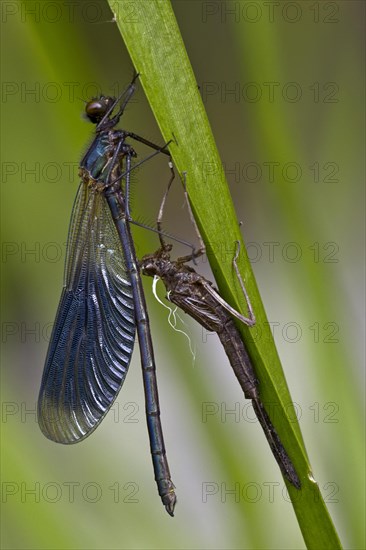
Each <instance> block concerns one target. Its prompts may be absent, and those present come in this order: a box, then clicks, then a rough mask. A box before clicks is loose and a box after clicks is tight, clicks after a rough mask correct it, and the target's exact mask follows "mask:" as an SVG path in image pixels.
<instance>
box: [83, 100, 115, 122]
mask: <svg viewBox="0 0 366 550" xmlns="http://www.w3.org/2000/svg"><path fill="white" fill-rule="evenodd" d="M115 101H116V99H115V98H114V97H108V96H104V95H101V96H100V97H95V98H93V99H91V100H90V101H88V103H87V104H86V105H85V114H86V116H87V117H88V119H89V120H90V121H91V122H93V124H98V122H100V121H101V120H102V118H103V117H104V116H105V115H106V114H107V113H108V111H110V110H111V109H112V107H113V105H114V104H115Z"/></svg>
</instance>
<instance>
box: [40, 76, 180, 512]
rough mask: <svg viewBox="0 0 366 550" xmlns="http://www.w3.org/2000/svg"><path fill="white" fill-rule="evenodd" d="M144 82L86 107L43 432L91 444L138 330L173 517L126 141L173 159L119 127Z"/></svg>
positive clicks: (162, 486) (160, 469)
mask: <svg viewBox="0 0 366 550" xmlns="http://www.w3.org/2000/svg"><path fill="white" fill-rule="evenodd" d="M137 76H138V75H136V76H135V77H134V79H133V80H132V82H131V84H130V86H129V87H128V88H127V90H126V91H125V92H124V93H123V94H121V95H120V96H119V97H118V98H117V99H115V98H112V97H105V96H100V97H99V98H95V99H92V100H91V101H89V102H88V103H87V104H86V107H85V112H86V115H87V116H88V118H89V119H90V121H91V122H93V123H94V124H96V130H95V137H94V139H93V141H92V143H91V145H90V146H89V148H88V150H87V152H86V154H85V156H84V158H83V160H82V161H81V164H80V177H81V183H80V187H79V190H78V193H77V196H76V199H75V203H74V207H73V212H72V216H71V222H70V229H69V236H68V243H67V256H66V265H65V277H64V287H63V290H62V294H61V299H60V304H59V306H58V311H57V315H56V320H55V325H54V328H53V332H52V336H51V341H50V344H49V348H48V354H47V358H46V364H45V368H44V372H43V378H42V384H41V389H40V395H39V402H38V417H39V425H40V428H41V430H42V432H43V433H44V434H45V436H46V437H48V438H49V439H52V440H53V441H56V442H57V443H65V444H70V443H76V442H78V441H81V440H82V439H84V438H85V437H87V436H88V435H89V434H90V433H91V432H92V431H93V430H94V429H95V428H96V427H97V426H98V425H99V424H100V422H101V421H102V419H103V418H104V416H105V415H106V413H107V412H108V410H109V409H110V407H111V405H112V404H113V402H114V400H115V399H116V397H117V395H118V392H119V390H120V388H121V386H122V384H123V382H124V380H125V377H126V373H127V369H128V367H129V364H130V361H131V356H132V350H133V345H134V339H135V329H137V334H138V339H139V344H140V354H141V363H142V372H143V381H144V390H145V403H146V416H147V426H148V432H149V438H150V448H151V454H152V460H153V466H154V473H155V480H156V483H157V486H158V491H159V495H160V497H161V499H162V502H163V504H164V505H165V507H166V510H167V511H168V513H169V514H170V515H173V512H174V506H175V503H176V495H175V492H174V485H173V483H172V481H171V478H170V472H169V467H168V462H167V458H166V454H165V447H164V438H163V432H162V427H161V422H160V410H159V397H158V389H157V382H156V370H155V360H154V353H153V347H152V341H151V335H150V329H149V319H148V314H147V311H146V304H145V298H144V293H143V288H142V284H141V279H140V273H139V269H138V265H137V261H136V254H135V248H134V244H133V240H132V236H131V231H130V222H131V220H130V215H129V188H130V173H131V170H132V169H133V168H134V167H135V166H137V164H135V166H134V167H133V168H132V167H131V160H132V158H133V157H136V153H135V151H134V149H133V148H132V146H131V145H130V144H128V143H127V142H126V139H127V138H133V139H134V140H136V141H139V142H141V143H143V144H145V145H147V146H149V147H151V148H152V149H155V152H154V153H153V154H152V155H150V157H151V156H154V155H155V154H157V153H159V152H163V153H165V154H169V153H168V151H167V149H166V146H164V147H159V146H157V145H155V144H154V143H152V142H150V141H148V140H146V139H144V138H142V137H141V136H138V135H136V134H134V133H132V132H127V131H125V130H117V129H115V126H116V125H117V123H118V122H119V119H120V117H121V116H122V115H123V112H124V110H125V108H126V105H127V103H128V101H129V100H130V99H131V96H132V94H133V93H134V90H135V81H136V78H137ZM116 108H117V111H116V112H115V114H113V112H114V111H115V109H116ZM150 157H148V158H150ZM139 164H141V162H140V163H139ZM122 179H123V180H124V186H123V187H122V186H121V180H122Z"/></svg>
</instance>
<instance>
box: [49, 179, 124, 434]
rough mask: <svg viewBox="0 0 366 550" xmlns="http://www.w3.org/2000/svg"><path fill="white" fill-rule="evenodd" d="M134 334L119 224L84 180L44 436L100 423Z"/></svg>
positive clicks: (52, 356)
mask: <svg viewBox="0 0 366 550" xmlns="http://www.w3.org/2000/svg"><path fill="white" fill-rule="evenodd" d="M134 340H135V319H134V309H133V299H132V291H131V283H130V280H129V278H128V276H127V274H126V268H125V264H124V260H123V252H122V248H121V243H120V240H119V237H118V233H117V230H116V228H115V225H114V222H113V219H112V216H111V213H110V210H109V207H108V204H107V201H106V199H105V198H104V196H103V193H100V192H97V191H95V190H90V189H89V188H88V186H87V185H86V184H85V183H81V184H80V187H79V191H78V194H77V196H76V199H75V204H74V208H73V213H72V217H71V222H70V230H69V237H68V244H67V259H66V267H65V282H64V288H63V290H62V295H61V300H60V304H59V307H58V311H57V316H56V321H55V325H54V328H53V332H52V336H51V341H50V345H49V348H48V354H47V358H46V364H45V368H44V373H43V378H42V384H41V390H40V395H39V401H38V421H39V425H40V428H41V430H42V432H43V433H44V434H45V436H46V437H48V438H49V439H52V440H53V441H56V442H58V443H75V442H77V441H79V440H80V439H83V438H84V437H86V436H87V435H89V434H90V432H92V431H93V430H94V429H95V428H96V427H97V426H98V424H99V423H100V422H101V420H102V419H103V417H104V416H105V414H106V413H107V412H108V410H109V408H110V407H111V405H112V403H113V401H114V400H115V398H116V396H117V394H118V392H119V390H120V388H121V386H122V384H123V382H124V379H125V377H126V373H127V370H128V366H129V364H130V360H131V355H132V350H133V345H134Z"/></svg>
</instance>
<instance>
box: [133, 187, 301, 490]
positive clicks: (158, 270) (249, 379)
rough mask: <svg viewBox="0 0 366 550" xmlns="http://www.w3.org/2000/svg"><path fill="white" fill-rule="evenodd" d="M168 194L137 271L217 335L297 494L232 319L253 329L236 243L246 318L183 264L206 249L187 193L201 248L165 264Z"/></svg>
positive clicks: (295, 478) (296, 483)
mask: <svg viewBox="0 0 366 550" xmlns="http://www.w3.org/2000/svg"><path fill="white" fill-rule="evenodd" d="M171 181H172V180H171ZM168 191H169V187H168V190H167V192H166V193H165V195H164V198H163V201H162V205H161V207H160V211H159V215H158V223H157V226H158V230H159V238H160V243H161V247H160V249H159V250H157V251H156V252H155V253H154V254H149V255H146V256H144V257H143V258H142V260H141V261H140V267H141V271H142V273H143V274H145V275H150V276H152V277H159V278H160V279H161V280H162V281H163V283H164V285H165V288H166V290H167V298H168V299H169V300H170V301H171V302H172V303H174V304H176V305H177V306H178V307H180V308H181V309H182V310H183V311H185V313H188V315H190V316H191V317H193V318H194V319H195V320H196V321H198V323H200V324H201V325H202V326H203V327H204V328H205V329H206V330H208V331H212V332H216V333H217V335H218V337H219V338H220V341H221V343H222V345H223V346H224V349H225V352H226V354H227V356H228V358H229V361H230V364H231V366H232V368H233V371H234V373H235V376H236V378H237V380H238V382H239V384H240V386H241V388H242V390H243V392H244V395H245V397H246V398H247V399H251V401H252V405H253V409H254V411H255V414H256V416H257V418H258V420H259V422H260V424H261V426H262V428H263V431H264V433H265V436H266V438H267V441H268V443H269V445H270V447H271V450H272V453H273V455H274V457H275V459H276V460H277V463H278V465H279V467H280V469H281V471H282V474H283V475H284V476H285V477H286V479H287V480H288V481H289V482H290V483H292V485H294V486H295V487H296V488H297V489H300V487H301V483H300V480H299V477H298V475H297V473H296V470H295V467H294V465H293V464H292V462H291V459H290V458H289V456H288V454H287V452H286V450H285V448H284V447H283V445H282V443H281V440H280V438H279V436H278V434H277V432H276V430H275V428H274V426H273V424H272V422H271V420H270V418H269V416H268V414H267V411H266V409H265V407H264V405H263V403H262V401H261V398H260V395H259V389H258V380H257V378H256V375H255V372H254V368H253V366H252V363H251V361H250V358H249V355H248V353H247V350H246V348H245V346H244V343H243V341H242V338H241V336H240V333H239V331H238V329H237V327H236V325H235V323H234V320H233V317H236V318H237V319H239V320H240V321H241V322H243V323H245V324H246V325H249V326H253V325H254V324H255V317H254V313H253V311H252V307H251V304H250V300H249V297H248V294H247V291H246V288H245V285H244V282H243V280H242V278H241V276H240V273H239V269H238V266H237V258H238V255H239V250H240V248H239V242H237V250H236V254H235V256H234V258H233V267H234V270H235V272H236V275H237V277H238V280H239V283H240V286H241V289H242V291H243V294H244V297H245V301H246V304H247V307H248V311H249V317H245V316H243V315H242V314H241V313H239V312H238V311H236V310H235V309H234V308H232V307H231V306H230V305H229V304H228V303H227V302H226V301H225V300H224V299H223V298H222V297H221V296H220V294H219V292H218V290H217V289H216V288H215V287H214V286H213V284H212V283H211V282H210V281H209V280H207V279H206V278H205V277H203V276H202V275H199V274H198V273H197V272H196V271H195V270H194V269H193V268H192V267H190V266H187V265H186V262H188V261H190V260H195V258H197V257H198V256H200V255H201V254H203V253H204V250H205V248H204V244H203V241H202V239H201V236H200V233H199V231H198V227H197V225H196V223H195V221H194V218H193V214H192V212H191V210H190V205H189V200H188V196H187V194H186V191H185V196H186V202H187V205H188V209H189V212H190V216H191V220H192V222H193V224H194V227H195V229H196V233H197V235H198V238H199V240H200V248H199V249H198V250H197V251H196V252H194V253H193V254H191V255H189V256H184V257H181V258H178V259H177V260H176V261H172V260H171V259H170V251H171V249H172V246H171V245H168V244H167V243H166V242H165V240H164V238H163V233H162V231H161V220H162V216H163V209H164V205H165V200H166V197H167V194H168Z"/></svg>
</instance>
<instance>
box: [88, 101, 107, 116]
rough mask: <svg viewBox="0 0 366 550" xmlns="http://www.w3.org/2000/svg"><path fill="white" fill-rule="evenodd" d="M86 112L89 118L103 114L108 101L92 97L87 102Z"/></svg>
mask: <svg viewBox="0 0 366 550" xmlns="http://www.w3.org/2000/svg"><path fill="white" fill-rule="evenodd" d="M85 112H86V114H87V116H88V117H89V118H95V117H98V116H103V115H104V114H105V112H106V103H105V101H101V100H100V99H92V100H91V101H88V103H87V104H86V106H85Z"/></svg>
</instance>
